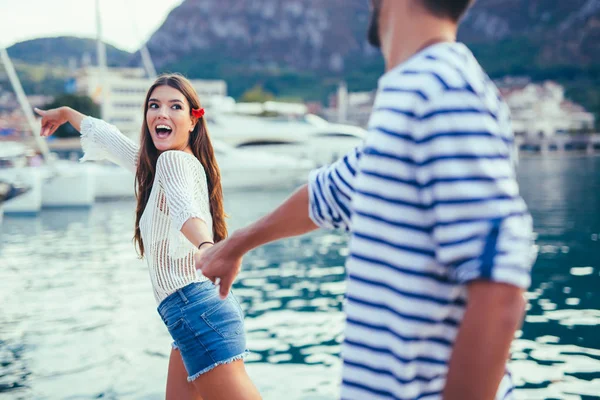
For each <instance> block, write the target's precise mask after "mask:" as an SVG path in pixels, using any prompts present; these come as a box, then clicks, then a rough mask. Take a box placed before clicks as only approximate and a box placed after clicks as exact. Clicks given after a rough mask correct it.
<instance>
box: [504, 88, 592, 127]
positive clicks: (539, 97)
mask: <svg viewBox="0 0 600 400" xmlns="http://www.w3.org/2000/svg"><path fill="white" fill-rule="evenodd" d="M497 84H498V86H499V88H500V93H501V94H502V96H503V97H504V99H505V100H506V102H507V103H508V105H509V107H510V110H511V115H512V123H513V131H514V132H515V134H516V135H522V136H536V137H550V136H553V135H555V134H560V133H567V132H574V131H590V130H592V129H593V128H594V122H595V117H594V114H592V113H589V112H587V111H586V110H585V109H584V108H583V107H582V106H580V105H578V104H575V103H573V102H572V101H570V100H566V99H565V90H564V88H563V87H562V86H561V85H559V84H557V83H555V82H551V81H548V82H544V83H543V84H535V83H531V82H528V81H524V80H523V79H514V78H513V79H510V78H508V79H505V80H503V81H500V82H497Z"/></svg>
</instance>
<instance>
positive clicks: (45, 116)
mask: <svg viewBox="0 0 600 400" xmlns="http://www.w3.org/2000/svg"><path fill="white" fill-rule="evenodd" d="M67 110H68V107H59V108H53V109H51V110H40V109H39V108H34V111H35V112H36V113H37V114H38V115H39V116H41V117H42V130H41V132H40V136H50V135H52V134H53V133H54V132H56V130H57V129H58V128H59V127H60V126H61V125H62V124H64V123H65V122H68V121H69V119H68V117H67V115H66V114H67Z"/></svg>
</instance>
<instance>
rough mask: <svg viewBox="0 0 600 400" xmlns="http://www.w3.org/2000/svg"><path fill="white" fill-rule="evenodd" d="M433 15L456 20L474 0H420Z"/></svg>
mask: <svg viewBox="0 0 600 400" xmlns="http://www.w3.org/2000/svg"><path fill="white" fill-rule="evenodd" d="M420 1H421V2H422V3H423V6H424V7H425V8H426V9H427V10H428V11H429V12H431V13H432V14H433V15H435V16H437V17H440V18H449V19H451V20H452V21H454V22H458V21H459V20H460V19H461V18H462V16H463V15H464V14H465V12H466V11H467V9H468V8H469V6H470V5H471V4H472V3H474V2H475V1H474V0H420Z"/></svg>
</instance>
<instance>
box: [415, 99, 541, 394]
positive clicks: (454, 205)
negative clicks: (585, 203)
mask: <svg viewBox="0 0 600 400" xmlns="http://www.w3.org/2000/svg"><path fill="white" fill-rule="evenodd" d="M488 107H489V106H488V104H487V103H484V102H483V101H482V99H481V98H480V97H479V96H477V95H475V94H472V95H469V94H468V93H465V94H461V95H460V96H458V95H456V94H455V93H451V92H450V93H448V92H445V93H440V95H439V96H436V97H435V99H433V100H431V101H430V102H429V103H428V104H427V105H426V107H425V109H424V110H423V114H422V115H421V118H419V119H418V122H416V125H415V129H414V134H415V138H414V139H415V144H414V146H415V163H416V174H417V181H418V182H419V185H420V187H421V189H420V192H421V198H422V201H423V203H424V205H425V206H426V207H427V208H428V209H429V210H430V216H431V221H432V224H433V226H432V237H433V240H434V242H435V252H436V259H437V261H438V263H439V264H440V265H443V266H445V267H446V268H448V273H449V275H450V277H451V278H452V279H453V280H454V281H456V282H458V283H462V284H464V285H465V286H466V288H467V296H468V297H467V305H466V310H465V314H464V316H463V319H462V321H461V324H460V327H459V331H458V335H457V337H456V340H455V342H454V346H453V349H452V355H451V358H450V364H449V370H448V375H447V381H446V387H445V390H444V400H459V399H460V400H491V399H493V398H494V397H495V395H496V392H497V391H498V388H499V385H500V382H501V380H502V378H503V376H504V370H505V368H506V361H507V359H508V356H509V348H510V343H511V342H512V340H513V338H514V334H515V330H516V329H517V328H518V326H519V324H520V322H521V319H522V317H523V308H524V299H523V290H524V289H526V288H527V287H528V286H529V284H530V280H531V277H530V269H531V265H532V263H533V257H532V226H531V217H530V216H529V213H528V212H527V207H526V205H525V202H524V201H523V199H522V198H521V197H520V195H519V188H518V184H517V181H516V179H515V171H514V166H513V164H512V162H511V152H512V135H511V132H510V122H509V119H508V115H507V113H506V110H505V109H504V108H502V107H500V109H498V110H493V109H489V108H488ZM440 110H442V111H443V112H440Z"/></svg>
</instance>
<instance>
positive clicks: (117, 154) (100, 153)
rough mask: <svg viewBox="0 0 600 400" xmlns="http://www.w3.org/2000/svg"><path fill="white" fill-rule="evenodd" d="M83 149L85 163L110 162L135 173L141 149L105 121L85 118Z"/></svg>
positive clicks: (82, 131)
mask: <svg viewBox="0 0 600 400" xmlns="http://www.w3.org/2000/svg"><path fill="white" fill-rule="evenodd" d="M81 147H82V149H83V153H84V154H83V157H82V158H81V160H80V161H81V162H84V161H101V160H108V161H111V162H114V163H115V164H117V165H119V166H121V167H123V168H125V169H127V170H129V171H131V172H132V173H135V171H136V168H137V161H138V152H139V147H138V146H137V145H136V144H135V143H133V141H131V139H129V138H128V137H127V136H125V135H123V134H122V133H121V131H119V129H118V128H117V127H116V126H114V125H111V124H108V123H106V122H105V121H103V120H101V119H97V118H93V117H85V118H84V119H83V121H81Z"/></svg>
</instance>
